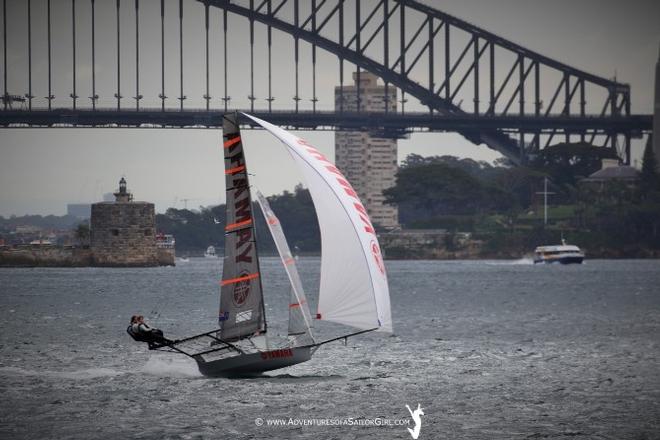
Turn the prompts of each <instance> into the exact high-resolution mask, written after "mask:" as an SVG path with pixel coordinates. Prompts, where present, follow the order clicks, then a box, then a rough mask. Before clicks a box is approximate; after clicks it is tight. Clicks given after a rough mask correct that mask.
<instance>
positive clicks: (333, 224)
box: [246, 115, 392, 332]
mask: <svg viewBox="0 0 660 440" xmlns="http://www.w3.org/2000/svg"><path fill="white" fill-rule="evenodd" d="M246 116H248V117H250V118H251V119H252V120H254V121H255V122H257V123H258V124H259V125H261V126H262V127H264V128H265V129H266V130H268V131H269V132H271V133H272V134H273V135H274V136H275V137H277V138H278V139H279V140H280V141H282V142H283V143H284V145H285V146H286V147H287V150H288V151H289V153H290V154H291V156H292V158H293V159H294V161H295V162H296V164H297V165H298V166H299V168H300V169H301V171H302V174H303V176H304V178H305V181H306V183H307V186H308V188H309V191H310V194H311V195H312V200H313V202H314V206H315V208H316V212H317V218H318V221H319V227H320V231H321V248H322V259H321V284H320V289H319V290H320V291H319V305H318V314H317V316H320V317H321V319H324V320H328V321H333V322H337V323H340V324H345V325H349V326H352V327H356V328H359V329H373V328H375V327H377V328H378V329H379V330H381V331H390V332H391V331H392V318H391V312H390V300H389V289H388V285H387V274H386V271H385V265H384V263H383V259H382V254H381V251H380V246H379V244H378V238H377V237H376V232H375V230H374V227H373V225H372V224H371V221H370V219H369V216H368V214H367V211H366V209H365V208H364V205H363V204H362V202H361V201H360V199H359V197H358V195H357V193H356V191H355V190H354V189H353V188H352V186H351V185H350V183H349V182H348V181H347V180H346V178H345V177H344V176H343V174H342V173H341V171H339V170H338V169H337V167H336V166H335V165H334V164H333V163H332V162H330V161H329V160H328V159H327V158H326V157H325V156H324V155H323V154H322V153H321V152H319V151H318V150H317V149H316V148H314V147H313V146H312V145H310V144H309V143H307V142H306V141H304V140H302V139H300V138H298V137H296V136H294V135H292V134H291V133H288V132H286V131H284V130H282V129H280V128H279V127H276V126H274V125H272V124H269V123H268V122H265V121H262V120H260V119H259V118H255V117H253V116H250V115H246Z"/></svg>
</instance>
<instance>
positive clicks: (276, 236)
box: [256, 191, 314, 345]
mask: <svg viewBox="0 0 660 440" xmlns="http://www.w3.org/2000/svg"><path fill="white" fill-rule="evenodd" d="M256 196H257V202H258V203H259V206H260V207H261V211H262V212H263V214H264V217H265V219H266V224H267V225H268V229H270V233H271V235H272V236H273V241H275V246H276V247H277V252H278V253H279V254H280V258H281V259H282V264H283V265H284V270H285V271H286V274H287V276H288V277H289V281H290V282H291V300H290V301H289V338H290V339H291V340H292V341H293V342H294V345H308V344H313V343H314V337H313V336H312V331H311V327H312V316H311V314H310V313H309V304H308V303H307V298H306V297H305V291H304V290H303V286H302V282H301V281H300V275H299V274H298V268H297V267H296V260H295V259H294V258H293V255H292V254H291V250H290V249H289V245H288V243H287V242H286V237H285V236H284V230H283V229H282V224H281V223H280V221H279V219H278V218H277V216H276V215H275V213H274V212H273V210H272V209H271V208H270V204H268V200H266V198H265V197H264V196H263V194H261V192H259V191H257V192H256Z"/></svg>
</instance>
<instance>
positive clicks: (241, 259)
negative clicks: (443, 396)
mask: <svg viewBox="0 0 660 440" xmlns="http://www.w3.org/2000/svg"><path fill="white" fill-rule="evenodd" d="M246 116H247V117H249V118H250V119H252V120H253V121H254V122H256V123H257V124H259V125H261V126H262V127H264V128H265V129H266V130H267V131H269V132H270V133H271V134H273V135H274V136H275V137H277V138H278V139H279V140H280V141H282V143H283V144H284V145H285V146H286V148H287V151H288V152H289V154H290V155H291V157H292V158H293V160H294V162H296V164H297V165H298V166H299V167H300V169H301V171H302V174H303V177H304V179H305V181H306V183H307V186H308V188H309V191H310V194H311V196H312V200H313V202H314V206H315V208H316V213H317V218H318V221H319V227H320V231H321V242H322V244H321V252H322V259H321V281H320V288H319V301H318V313H317V314H316V319H317V320H326V321H332V322H335V323H339V324H344V325H347V326H351V327H354V328H356V329H357V330H358V331H357V332H354V333H350V334H346V335H343V336H340V337H337V338H333V339H329V340H326V341H322V342H317V341H316V340H315V339H314V336H313V333H312V329H313V321H312V317H311V313H310V311H309V306H308V303H307V299H306V297H305V294H304V291H303V288H302V283H301V281H300V276H299V274H298V271H297V268H296V265H295V258H293V256H292V254H291V251H290V249H289V246H288V244H287V242H286V238H285V236H284V232H283V230H282V227H281V225H280V223H279V220H278V219H277V217H276V216H275V214H274V213H273V211H272V210H271V209H270V206H269V205H268V202H267V200H266V199H265V197H263V196H262V195H261V194H260V193H256V196H257V201H258V204H259V206H260V208H261V210H262V212H263V214H264V217H265V218H266V223H267V225H268V228H269V230H270V233H271V235H272V236H273V239H274V241H275V244H276V247H277V250H278V252H279V255H280V257H281V260H282V263H283V265H284V268H285V271H286V273H287V276H288V278H289V281H290V284H291V298H290V303H289V330H288V338H287V341H286V343H284V344H280V345H279V346H272V341H271V340H270V339H269V338H268V332H267V330H268V329H267V320H266V313H265V306H264V300H263V286H262V282H261V273H260V269H259V259H258V254H257V242H256V233H255V222H254V221H253V219H254V216H253V213H252V188H251V187H250V185H249V182H248V172H247V168H246V163H245V156H244V154H243V142H242V139H241V135H240V130H239V125H238V115H237V114H229V115H225V116H224V117H223V137H224V143H223V150H224V156H225V182H226V196H227V199H226V200H227V202H226V207H227V208H226V209H227V216H226V218H227V224H226V227H225V235H226V238H225V256H224V262H223V274H222V280H221V282H220V284H221V289H220V311H219V316H218V322H219V324H220V328H219V329H217V330H212V331H210V332H207V333H203V334H199V335H195V336H191V337H188V338H184V339H181V340H176V341H163V342H158V341H156V342H153V341H151V343H150V349H153V350H160V351H169V352H175V353H180V354H184V355H186V356H189V357H191V358H193V359H194V360H195V361H196V362H197V365H198V367H199V370H200V372H201V373H202V374H204V375H206V376H221V377H231V376H251V375H255V374H260V373H262V372H264V371H269V370H274V369H278V368H283V367H287V366H290V365H295V364H298V363H301V362H305V361H308V360H310V359H311V357H312V355H313V354H314V352H315V351H316V350H317V349H318V348H319V347H320V346H321V345H323V344H326V343H329V342H332V341H335V340H339V339H346V338H348V337H350V336H355V335H358V334H362V333H366V332H370V331H384V332H391V331H392V319H391V311H390V298H389V289H388V284H387V275H386V272H385V265H384V263H383V259H382V254H381V251H380V246H379V244H378V240H377V238H376V233H375V230H374V228H373V225H372V224H371V221H370V220H369V216H368V215H367V212H366V209H365V208H364V206H363V205H362V203H361V202H360V200H359V198H358V196H357V193H356V192H355V190H354V189H353V188H352V186H351V185H350V183H348V181H347V180H346V178H345V177H344V176H343V175H342V173H341V172H340V171H339V170H338V169H337V168H336V167H335V166H334V165H333V164H332V163H331V162H330V161H329V160H328V159H327V158H326V157H325V156H324V155H323V154H321V153H320V152H319V151H318V150H317V149H316V148H314V147H313V146H311V145H310V144H308V143H307V142H306V141H304V140H302V139H300V138H298V137H296V136H294V135H292V134H290V133H288V132H286V131H284V130H282V129H280V128H278V127H276V126H274V125H271V124H269V123H267V122H265V121H262V120H260V119H258V118H255V117H253V116H250V115H246ZM138 340H139V339H138Z"/></svg>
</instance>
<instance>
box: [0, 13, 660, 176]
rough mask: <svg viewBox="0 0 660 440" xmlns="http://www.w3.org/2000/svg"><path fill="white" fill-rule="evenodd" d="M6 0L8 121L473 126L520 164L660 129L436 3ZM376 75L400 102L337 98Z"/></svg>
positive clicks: (581, 75)
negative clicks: (239, 115) (234, 115)
mask: <svg viewBox="0 0 660 440" xmlns="http://www.w3.org/2000/svg"><path fill="white" fill-rule="evenodd" d="M1 1H2V8H3V9H2V12H3V15H2V17H3V18H2V27H3V39H2V41H3V63H2V65H3V67H2V71H3V90H2V97H3V102H2V104H1V105H0V127H35V128H37V127H144V128H161V127H194V128H203V127H210V128H212V127H217V126H218V125H219V124H220V123H221V122H220V121H221V117H220V115H221V114H222V113H224V112H226V111H229V110H233V109H239V110H243V111H249V112H251V113H253V114H255V115H256V116H258V117H261V118H264V119H266V120H268V121H270V122H272V123H275V124H278V125H282V126H286V127H289V128H295V129H306V130H307V129H312V130H365V131H369V132H372V133H378V134H379V135H381V136H386V137H395V138H396V137H402V136H406V135H407V134H409V133H411V132H414V131H432V132H436V131H438V132H440V131H446V132H458V133H460V134H462V135H463V136H464V137H465V138H467V139H468V140H470V141H471V142H473V143H475V144H480V143H484V144H486V145H487V146H488V147H490V148H492V149H494V150H497V151H499V152H500V153H502V154H503V155H505V156H506V157H508V158H510V159H511V160H512V161H514V162H516V163H520V162H524V161H525V160H527V158H529V157H530V156H531V155H533V154H534V153H536V152H538V151H540V150H542V149H544V148H546V147H548V146H549V145H553V144H555V143H559V142H585V143H589V144H594V145H599V146H603V147H605V148H612V149H614V150H615V151H616V152H617V153H618V154H619V155H620V157H622V158H623V159H624V160H626V161H628V162H629V161H630V146H631V139H632V138H636V137H641V136H642V134H643V133H648V132H649V131H650V130H651V125H652V116H651V115H634V114H632V113H631V91H630V87H629V86H628V85H627V84H623V83H620V82H618V81H616V80H613V79H606V78H603V77H601V76H598V75H595V74H592V73H589V72H586V71H584V70H581V69H580V66H569V65H566V64H564V63H562V62H560V61H557V60H554V59H552V58H549V57H547V56H544V55H543V54H540V53H537V52H535V51H533V50H530V49H528V48H525V47H524V46H522V45H520V44H517V43H516V42H513V41H509V40H507V39H504V38H501V37H499V36H498V35H496V34H494V33H491V32H489V31H486V30H484V29H481V28H479V27H477V26H474V25H472V24H470V23H469V22H467V21H464V20H463V19H460V18H457V17H454V16H452V15H449V14H446V13H444V12H442V11H440V10H438V9H436V8H435V7H431V6H429V4H430V2H427V3H422V2H419V1H414V0H20V1H17V0H1ZM364 71H368V72H371V73H373V74H375V75H377V76H378V77H379V78H380V80H381V81H382V82H383V83H384V84H385V86H386V87H388V88H389V87H391V88H394V89H395V90H396V93H397V95H396V96H397V100H398V102H397V106H396V110H391V111H388V112H386V113H378V114H375V113H370V112H368V111H362V112H360V111H358V112H355V111H350V112H349V111H348V110H345V109H343V108H342V105H341V102H343V100H342V99H341V98H340V99H338V100H337V102H338V105H336V106H335V88H337V90H338V92H337V93H338V94H339V96H340V97H341V95H342V94H343V90H344V87H345V86H347V85H351V84H352V80H353V78H352V76H353V73H354V72H357V75H358V76H359V75H360V72H364ZM386 96H388V94H387V93H386ZM357 99H358V100H359V99H360V98H359V96H358V97H357Z"/></svg>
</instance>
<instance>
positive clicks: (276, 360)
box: [194, 347, 312, 377]
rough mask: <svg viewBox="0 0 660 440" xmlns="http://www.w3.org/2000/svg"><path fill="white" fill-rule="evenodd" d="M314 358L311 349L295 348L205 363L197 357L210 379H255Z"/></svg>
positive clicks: (202, 369) (241, 355) (200, 368)
mask: <svg viewBox="0 0 660 440" xmlns="http://www.w3.org/2000/svg"><path fill="white" fill-rule="evenodd" d="M311 358H312V352H311V347H294V348H283V349H277V350H269V351H260V352H257V353H249V354H239V355H237V356H232V357H228V358H223V359H218V360H214V361H210V362H205V361H204V360H203V359H202V358H201V356H195V357H194V359H195V360H196V361H197V366H198V367H199V371H200V373H202V374H203V375H204V376H208V377H253V376H259V375H260V374H261V373H263V372H265V371H271V370H277V369H279V368H284V367H290V366H291V365H296V364H300V363H302V362H306V361H308V360H310V359H311Z"/></svg>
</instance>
